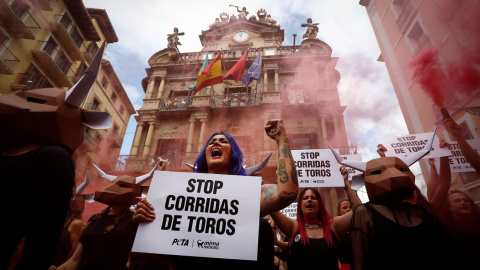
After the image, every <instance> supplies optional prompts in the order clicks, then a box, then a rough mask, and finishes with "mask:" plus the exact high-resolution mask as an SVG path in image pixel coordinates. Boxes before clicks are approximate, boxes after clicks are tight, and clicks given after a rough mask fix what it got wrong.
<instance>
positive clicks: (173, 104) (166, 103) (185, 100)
mask: <svg viewBox="0 0 480 270" xmlns="http://www.w3.org/2000/svg"><path fill="white" fill-rule="evenodd" d="M191 103H192V99H191V98H190V97H188V96H181V97H174V98H162V99H160V111H184V110H188V107H189V106H190V104H191Z"/></svg>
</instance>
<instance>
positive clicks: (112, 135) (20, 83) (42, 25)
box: [0, 0, 135, 218]
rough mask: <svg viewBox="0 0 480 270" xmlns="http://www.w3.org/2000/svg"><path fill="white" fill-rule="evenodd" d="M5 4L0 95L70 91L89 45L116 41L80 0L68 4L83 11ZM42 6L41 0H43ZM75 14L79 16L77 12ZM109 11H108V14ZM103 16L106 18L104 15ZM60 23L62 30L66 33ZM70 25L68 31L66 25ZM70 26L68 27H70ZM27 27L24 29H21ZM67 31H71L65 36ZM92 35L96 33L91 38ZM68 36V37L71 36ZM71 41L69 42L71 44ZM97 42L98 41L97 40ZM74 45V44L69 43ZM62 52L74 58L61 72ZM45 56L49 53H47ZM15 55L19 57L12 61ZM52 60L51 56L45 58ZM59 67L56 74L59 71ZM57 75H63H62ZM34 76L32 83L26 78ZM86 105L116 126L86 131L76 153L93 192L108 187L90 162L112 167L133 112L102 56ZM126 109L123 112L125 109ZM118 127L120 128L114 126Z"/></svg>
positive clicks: (80, 175) (1, 9)
mask: <svg viewBox="0 0 480 270" xmlns="http://www.w3.org/2000/svg"><path fill="white" fill-rule="evenodd" d="M6 2H7V3H6V4H5V5H1V6H0V18H1V19H0V31H1V32H3V33H4V34H5V35H6V36H7V37H8V39H7V40H6V41H4V42H3V44H1V45H0V64H1V65H0V67H3V66H2V65H7V66H8V67H9V69H8V70H5V69H0V70H1V71H2V72H0V94H7V93H11V92H12V91H17V90H20V91H25V90H29V89H35V88H43V87H56V88H60V89H64V90H68V89H69V88H70V87H71V86H72V85H73V84H75V83H76V82H77V81H78V79H80V77H81V76H82V75H83V73H84V71H85V70H84V69H82V68H83V67H85V68H86V66H88V65H89V63H90V61H91V59H92V57H93V55H94V53H95V52H94V51H91V50H90V49H91V48H92V47H90V46H91V45H92V46H93V45H96V46H95V47H96V48H98V47H100V46H101V45H102V43H103V42H104V41H106V42H107V43H111V42H116V41H117V40H115V39H113V40H112V39H111V38H110V40H109V39H108V38H107V37H106V35H105V33H104V32H102V25H100V24H99V22H98V21H97V20H96V19H95V18H94V17H90V16H89V14H88V12H86V11H85V10H86V8H85V7H84V6H83V2H82V1H81V0H72V1H70V4H72V3H73V4H81V6H83V7H82V10H84V11H83V12H84V13H81V12H80V13H79V10H77V8H78V7H75V6H74V5H72V6H71V7H70V8H69V7H68V5H67V4H66V3H65V2H64V1H62V0H58V1H48V0H45V1H18V0H16V1H6ZM21 2H25V3H29V5H30V6H29V7H28V12H26V13H25V14H24V16H22V18H18V16H17V17H15V16H16V15H15V13H14V12H13V11H12V10H13V9H15V7H16V4H18V3H21ZM42 3H43V4H44V5H41V4H42ZM73 14H83V15H80V16H84V17H85V18H90V20H91V21H92V26H91V27H88V26H87V27H85V26H84V25H82V26H81V25H79V23H78V22H77V21H76V20H75V18H76V17H75V16H74V15H73ZM62 16H69V17H70V19H71V25H72V26H69V27H67V28H65V27H64V26H63V25H62V24H61V23H59V22H61V17H62ZM76 16H77V15H76ZM104 16H106V13H105V15H104ZM104 21H108V18H105V20H104ZM32 25H38V28H35V31H34V32H35V34H34V35H33V34H31V32H30V33H29V32H27V31H28V28H27V26H32ZM62 27H63V31H65V32H62ZM72 27H73V28H75V29H77V31H78V34H79V35H80V36H81V37H82V39H83V41H82V42H81V44H80V46H79V47H76V48H72V47H71V45H72V44H73V46H76V45H75V44H74V43H73V41H71V40H73V39H71V37H72V32H71V31H73V30H72ZM65 29H66V30H65ZM69 31H70V32H69ZM23 32H25V33H26V34H21V33H23ZM65 33H67V34H66V35H65ZM112 36H113V37H115V38H116V34H115V33H114V32H113V33H109V37H112ZM92 37H93V38H92ZM50 38H52V39H53V40H55V42H56V43H57V45H58V46H57V48H56V49H57V52H56V53H52V54H50V55H53V61H52V60H51V59H52V57H50V59H46V60H49V61H50V62H51V63H52V65H50V66H46V65H44V63H45V61H44V60H45V59H44V58H42V59H40V58H38V55H39V53H41V52H42V50H45V45H44V43H45V41H47V40H49V39H50ZM69 38H70V41H69ZM69 42H71V43H69ZM93 43H94V44H93ZM69 44H70V45H69ZM59 53H64V54H65V56H66V58H67V59H68V60H69V61H70V62H71V66H70V67H69V68H68V70H67V71H66V72H65V73H66V75H65V74H64V73H58V70H59V69H58V66H56V65H55V61H57V60H58V58H57V57H58V55H59ZM47 57H49V56H48V55H47ZM12 59H13V60H15V59H16V60H17V61H13V62H15V64H14V65H12V64H11V63H12ZM47 62H48V61H47ZM31 64H33V65H34V66H35V67H36V68H37V69H38V71H39V76H38V77H31V76H24V75H23V74H25V73H26V72H27V71H28V67H29V66H30V65H31ZM55 69H58V70H57V73H55ZM59 77H63V79H62V80H59V79H58V78H59ZM104 77H106V79H107V80H108V82H109V84H108V85H107V86H106V87H103V86H102V79H103V78H104ZM29 80H31V81H32V82H31V83H28V81H29ZM38 81H44V82H46V83H47V84H43V85H38V84H37V82H38ZM112 93H115V95H116V97H117V98H116V100H114V101H112V98H111V97H112ZM94 99H97V100H98V102H99V104H98V108H93V107H92V103H93V100H94ZM81 107H82V108H85V109H97V110H100V111H105V112H108V113H109V114H110V115H111V117H112V122H113V125H114V126H115V127H116V128H112V129H108V130H88V131H87V132H86V134H85V141H84V143H83V144H82V145H81V146H80V147H79V148H78V149H77V151H76V152H75V155H74V159H75V164H76V181H77V184H80V183H81V182H83V180H84V177H85V173H86V171H87V170H88V171H90V179H91V180H92V181H91V183H90V186H89V187H88V188H87V191H89V192H93V191H95V190H96V189H98V188H100V187H104V186H105V185H106V184H107V183H108V181H107V183H105V182H104V181H106V180H101V179H97V177H98V173H97V172H96V171H95V170H94V169H93V168H92V167H91V163H96V164H97V165H101V166H102V169H103V170H105V171H109V170H111V168H112V164H113V163H114V162H116V160H117V159H118V155H119V152H120V148H121V146H122V143H123V137H124V135H125V131H126V129H127V125H128V121H129V119H130V116H131V115H132V114H134V113H135V110H134V108H133V106H132V103H131V102H130V100H129V99H128V97H127V95H126V92H125V90H124V89H123V86H122V85H121V83H120V81H119V79H118V77H117V75H116V73H115V71H114V70H113V67H112V66H111V64H110V63H109V62H108V61H106V60H103V62H102V66H101V69H100V72H99V75H98V77H97V81H96V82H95V84H94V86H93V87H92V89H91V91H90V93H89V94H88V96H87V98H86V99H85V101H84V102H83V104H82V105H81ZM121 111H122V112H121ZM114 129H116V130H114ZM100 208H102V206H99V207H97V208H94V209H90V208H88V207H87V209H88V210H87V212H88V211H89V213H86V218H88V217H89V216H90V215H91V214H93V213H96V212H99V210H100Z"/></svg>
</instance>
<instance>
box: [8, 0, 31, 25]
mask: <svg viewBox="0 0 480 270" xmlns="http://www.w3.org/2000/svg"><path fill="white" fill-rule="evenodd" d="M10 8H11V9H12V10H13V12H14V13H15V14H16V15H17V17H18V18H19V19H20V20H21V21H23V19H24V18H25V17H26V16H27V14H28V5H27V2H26V1H20V0H13V1H12V2H10Z"/></svg>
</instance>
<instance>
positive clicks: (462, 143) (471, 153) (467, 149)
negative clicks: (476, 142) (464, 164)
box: [443, 118, 480, 173]
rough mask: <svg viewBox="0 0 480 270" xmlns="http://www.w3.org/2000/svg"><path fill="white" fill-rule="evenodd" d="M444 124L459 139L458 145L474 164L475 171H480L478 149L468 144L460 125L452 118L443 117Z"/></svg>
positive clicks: (453, 136) (451, 134) (469, 161)
mask: <svg viewBox="0 0 480 270" xmlns="http://www.w3.org/2000/svg"><path fill="white" fill-rule="evenodd" d="M443 125H444V126H445V129H446V130H447V131H448V133H450V136H451V137H452V138H453V139H455V140H456V141H457V143H458V146H459V147H460V150H461V151H462V154H463V156H464V157H465V159H466V160H467V161H468V163H470V165H472V167H473V168H474V169H475V171H477V172H478V173H480V154H478V153H477V151H475V149H473V148H472V147H471V146H470V144H468V142H467V140H465V138H464V137H463V135H462V131H461V130H460V126H459V125H458V124H457V123H455V121H453V119H452V118H446V119H443Z"/></svg>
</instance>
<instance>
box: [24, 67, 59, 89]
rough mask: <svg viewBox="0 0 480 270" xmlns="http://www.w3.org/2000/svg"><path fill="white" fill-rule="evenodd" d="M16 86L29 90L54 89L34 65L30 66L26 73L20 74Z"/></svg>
mask: <svg viewBox="0 0 480 270" xmlns="http://www.w3.org/2000/svg"><path fill="white" fill-rule="evenodd" d="M15 84H21V85H25V86H27V88H28V89H37V88H50V87H53V85H52V84H51V83H50V82H49V81H48V80H47V78H46V77H45V76H43V74H42V73H41V72H40V71H39V70H38V69H37V67H36V66H34V65H33V64H30V66H29V67H28V68H27V70H26V71H25V73H20V74H18V77H17V79H16V80H15Z"/></svg>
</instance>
